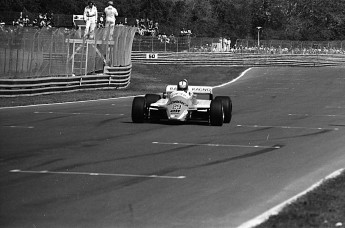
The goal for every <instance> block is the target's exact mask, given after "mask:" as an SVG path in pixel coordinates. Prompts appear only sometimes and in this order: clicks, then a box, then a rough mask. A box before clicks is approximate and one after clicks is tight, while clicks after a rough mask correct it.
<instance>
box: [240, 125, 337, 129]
mask: <svg viewBox="0 0 345 228" xmlns="http://www.w3.org/2000/svg"><path fill="white" fill-rule="evenodd" d="M236 127H248V128H281V129H307V130H332V131H338V130H339V128H322V127H292V126H269V125H240V124H239V125H236Z"/></svg>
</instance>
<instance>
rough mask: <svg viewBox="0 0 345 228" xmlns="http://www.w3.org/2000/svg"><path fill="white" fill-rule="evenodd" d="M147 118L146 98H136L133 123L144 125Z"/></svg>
mask: <svg viewBox="0 0 345 228" xmlns="http://www.w3.org/2000/svg"><path fill="white" fill-rule="evenodd" d="M145 118H146V99H145V97H134V99H133V102H132V121H133V122H134V123H143V122H144V121H145Z"/></svg>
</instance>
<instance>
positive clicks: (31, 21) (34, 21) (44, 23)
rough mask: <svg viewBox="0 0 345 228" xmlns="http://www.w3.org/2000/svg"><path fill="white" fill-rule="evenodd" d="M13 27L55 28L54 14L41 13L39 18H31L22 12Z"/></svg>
mask: <svg viewBox="0 0 345 228" xmlns="http://www.w3.org/2000/svg"><path fill="white" fill-rule="evenodd" d="M12 25H13V26H21V27H40V28H42V27H53V13H44V14H43V13H39V14H38V16H37V17H32V18H30V17H29V15H27V14H26V15H24V14H23V12H20V14H19V17H18V18H17V19H16V20H14V21H13V22H12Z"/></svg>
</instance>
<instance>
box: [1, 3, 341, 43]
mask: <svg viewBox="0 0 345 228" xmlns="http://www.w3.org/2000/svg"><path fill="white" fill-rule="evenodd" d="M94 2H95V4H96V5H97V8H98V10H99V11H102V9H103V8H104V7H105V6H106V2H107V1H106V0H94ZM114 3H115V7H116V8H117V9H118V11H119V14H120V16H122V17H128V18H150V19H153V20H154V21H157V22H159V24H160V28H162V29H161V31H162V30H163V31H164V32H166V33H167V34H168V33H174V34H176V33H178V32H179V31H180V30H181V29H182V28H186V29H191V30H192V32H193V35H195V36H199V37H200V36H203V37H206V36H207V37H219V36H222V37H229V38H230V37H231V38H234V39H237V38H255V37H256V36H257V35H256V34H257V29H256V27H258V26H260V27H263V30H262V35H261V36H262V38H263V39H286V40H315V41H316V40H344V39H345V0H114ZM86 4H87V1H85V0H50V1H47V0H1V1H0V10H1V11H16V12H20V11H25V10H26V11H29V12H35V13H38V12H44V13H45V12H53V13H54V14H69V15H71V14H81V13H82V12H83V9H84V7H85V6H86Z"/></svg>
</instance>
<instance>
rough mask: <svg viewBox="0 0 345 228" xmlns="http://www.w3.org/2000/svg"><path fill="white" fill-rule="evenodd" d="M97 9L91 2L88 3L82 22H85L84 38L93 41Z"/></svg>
mask: <svg viewBox="0 0 345 228" xmlns="http://www.w3.org/2000/svg"><path fill="white" fill-rule="evenodd" d="M97 16H98V15H97V8H96V6H95V5H94V4H93V2H92V1H89V2H88V4H87V6H86V7H85V9H84V21H85V22H86V27H85V33H84V38H85V39H87V38H89V39H93V38H94V33H95V28H96V24H97V18H98V17H97Z"/></svg>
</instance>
